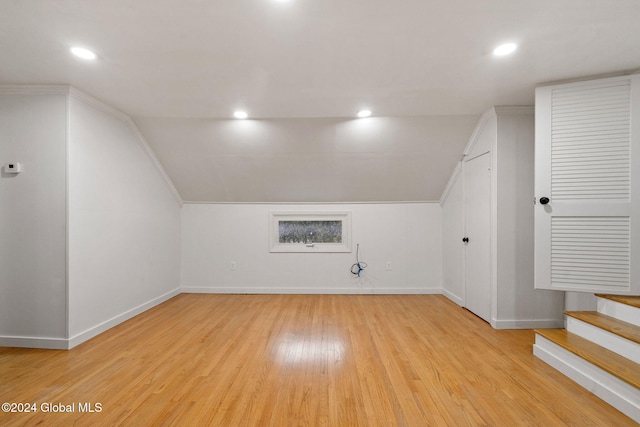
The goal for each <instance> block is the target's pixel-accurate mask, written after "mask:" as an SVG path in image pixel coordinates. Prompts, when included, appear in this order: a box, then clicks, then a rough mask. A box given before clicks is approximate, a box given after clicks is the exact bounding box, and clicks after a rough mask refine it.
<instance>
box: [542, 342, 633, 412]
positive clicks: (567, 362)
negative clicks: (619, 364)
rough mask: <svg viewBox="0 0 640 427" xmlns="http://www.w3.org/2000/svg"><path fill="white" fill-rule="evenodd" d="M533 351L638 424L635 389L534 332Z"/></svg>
mask: <svg viewBox="0 0 640 427" xmlns="http://www.w3.org/2000/svg"><path fill="white" fill-rule="evenodd" d="M533 354H534V355H535V356H536V357H538V358H539V359H541V360H543V361H544V362H546V363H547V364H549V365H551V366H552V367H554V368H555V369H557V370H558V371H560V372H562V373H563V374H564V375H566V376H567V377H569V378H571V379H572V380H573V381H575V382H576V383H578V384H580V385H581V386H582V387H584V388H586V389H587V390H588V391H590V392H591V393H593V394H595V395H596V396H598V397H599V398H600V399H602V400H604V401H605V402H607V403H608V404H610V405H611V406H613V407H614V408H616V409H618V410H619V411H620V412H622V413H624V414H625V415H627V416H628V417H630V418H631V419H633V420H634V421H636V422H638V423H640V390H639V389H637V388H635V387H632V386H631V385H629V384H627V383H626V382H624V381H622V380H620V379H618V378H616V377H614V376H613V375H610V374H609V373H607V372H605V371H603V370H602V369H600V368H598V367H597V366H595V365H593V364H591V363H589V362H587V361H586V360H584V359H583V358H581V357H580V356H577V355H576V354H574V353H572V352H570V351H567V350H565V349H564V348H562V347H560V346H558V345H557V344H554V343H553V342H552V341H549V340H548V339H546V338H544V337H542V336H540V335H538V334H536V342H535V344H534V346H533Z"/></svg>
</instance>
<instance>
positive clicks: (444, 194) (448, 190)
mask: <svg viewBox="0 0 640 427" xmlns="http://www.w3.org/2000/svg"><path fill="white" fill-rule="evenodd" d="M461 172H462V160H460V161H459V162H458V163H457V164H456V167H455V169H454V170H453V172H452V173H451V176H450V177H449V181H448V182H447V185H446V186H445V187H444V190H443V191H442V195H441V196H440V202H439V203H440V206H442V205H443V204H445V203H446V201H447V198H448V197H449V193H451V189H452V188H453V186H454V185H455V183H456V181H457V180H458V177H459V176H460V173H461Z"/></svg>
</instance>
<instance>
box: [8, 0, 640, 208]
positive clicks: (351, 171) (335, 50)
mask: <svg viewBox="0 0 640 427" xmlns="http://www.w3.org/2000/svg"><path fill="white" fill-rule="evenodd" d="M639 18H640V2H638V1H637V0H616V1H611V0H590V1H588V2H585V1H584V0H563V1H557V0H539V1H530V0H484V1H468V0H449V1H442V0H427V1H425V0H407V1H402V2H389V1H382V0H352V1H348V2H345V1H340V0H322V1H318V0H289V1H284V2H283V1H276V0H239V1H226V2H223V1H209V2H203V1H201V0H140V1H135V2H132V1H129V0H112V1H109V2H79V1H77V0H58V1H55V2H51V1H49V0H33V1H16V0H10V1H3V2H2V4H0V49H1V51H2V61H0V84H70V85H72V86H74V87H77V88H78V89H80V90H82V91H84V92H86V93H89V94H91V95H93V96H95V97H96V98H98V99H100V100H102V101H104V102H106V103H107V104H109V105H111V106H113V107H115V108H117V109H119V110H122V111H124V112H125V113H127V114H128V115H130V116H132V117H133V118H134V120H135V121H136V123H138V124H139V126H140V128H141V129H142V131H143V133H144V134H145V136H146V137H147V138H148V140H149V143H150V145H151V146H152V147H153V148H154V149H155V150H156V151H157V154H158V157H159V158H160V159H161V161H162V162H163V164H164V166H165V167H166V169H167V171H168V172H169V174H170V176H171V178H172V179H173V180H174V181H175V183H176V186H177V187H178V188H179V189H180V192H181V194H182V196H183V198H184V199H185V200H194V201H253V202H257V201H299V200H304V201H366V200H369V201H384V200H397V199H404V200H414V199H417V200H437V198H438V197H439V195H440V193H441V191H442V189H443V187H444V185H445V183H446V181H447V179H448V176H449V174H450V173H451V171H452V169H453V164H455V160H453V159H454V156H453V154H452V153H454V152H456V150H457V152H456V155H458V154H459V153H460V152H461V149H462V147H464V144H465V143H466V141H467V139H468V137H469V134H470V132H471V129H472V128H473V126H472V125H471V124H470V122H472V121H473V120H472V117H479V115H480V114H482V113H483V112H484V111H486V110H487V109H488V108H490V107H492V106H496V105H532V104H533V101H534V88H535V86H537V85H540V84H544V83H546V82H551V81H558V80H565V79H574V78H581V77H585V76H594V75H605V74H609V73H624V72H632V71H633V70H638V69H640V33H639V32H638V20H639ZM508 41H510V42H515V43H517V44H518V49H517V50H516V52H515V53H514V54H513V55H511V56H507V57H501V58H496V57H494V56H493V55H492V53H491V52H492V49H493V47H495V46H496V45H497V44H499V43H502V42H508ZM76 45H79V46H82V47H87V48H90V49H92V50H94V51H95V52H96V54H97V59H96V60H95V61H91V62H86V61H80V60H78V59H77V58H74V57H72V56H71V55H70V54H69V49H70V48H71V47H72V46H76ZM362 108H368V109H371V110H372V111H373V116H374V117H372V118H370V119H366V120H369V125H370V129H367V126H365V125H364V124H356V122H355V121H352V120H351V119H352V118H353V117H354V115H355V113H356V112H357V111H358V110H359V109H362ZM235 109H245V110H246V111H247V112H248V113H249V117H250V118H253V119H260V120H253V121H251V123H249V122H247V123H249V124H244V125H236V124H232V123H226V120H227V119H231V117H232V114H233V111H234V110H235ZM167 118H171V120H167ZM452 122H456V123H457V124H453V123H452ZM400 127H403V129H402V130H400ZM302 128H304V129H302ZM371 129H377V130H378V131H379V133H378V134H375V133H374V132H373V131H372V130H371ZM178 130H179V132H178ZM258 130H259V131H260V132H264V133H263V134H262V135H263V136H262V137H260V138H258V137H256V136H255V135H254V136H247V135H248V134H247V132H252V131H258ZM418 131H420V132H425V133H424V135H423V137H422V138H420V137H418V136H417V134H416V133H415V132H418ZM465 132H467V133H466V134H465ZM212 135H213V136H212ZM363 135H368V136H367V137H366V138H365V137H364V136H363ZM459 138H461V139H460V140H459ZM365 139H366V141H365ZM242 143H244V145H243V144H242ZM267 143H268V144H271V145H269V146H267V145H266V144H267ZM234 144H238V145H234ZM185 150H186V151H188V152H183V151H185ZM285 166H286V167H285ZM422 185H424V187H420V188H418V187H419V186H422ZM374 188H375V189H377V190H378V191H375V192H374V191H373V189H374ZM310 198H311V199H313V200H311V199H310Z"/></svg>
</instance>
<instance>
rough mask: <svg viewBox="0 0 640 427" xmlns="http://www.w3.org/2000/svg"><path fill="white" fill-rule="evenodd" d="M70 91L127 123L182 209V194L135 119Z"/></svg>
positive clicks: (98, 101) (72, 89) (70, 93)
mask: <svg viewBox="0 0 640 427" xmlns="http://www.w3.org/2000/svg"><path fill="white" fill-rule="evenodd" d="M68 90H69V96H72V97H74V98H76V99H78V100H80V101H83V102H86V103H87V104H89V105H91V106H93V107H95V108H97V109H99V110H101V111H103V112H105V113H107V114H109V115H111V116H113V117H115V118H116V119H118V120H121V121H122V122H124V123H126V124H127V126H129V128H130V129H131V131H132V132H133V134H134V135H135V137H136V140H137V141H138V143H139V144H140V146H141V147H142V150H143V151H144V152H145V154H146V155H147V157H148V158H149V160H151V162H152V163H153V165H154V166H155V169H156V171H157V172H158V174H159V175H160V177H161V178H162V180H163V181H164V182H165V184H166V185H167V187H168V189H169V191H170V192H171V194H172V195H173V197H174V199H175V200H176V203H177V204H178V206H179V207H182V205H183V203H184V202H183V200H182V197H181V196H180V193H179V192H178V190H177V189H176V187H175V185H174V184H173V181H171V178H169V175H168V174H167V171H166V170H165V169H164V167H163V166H162V164H161V163H160V161H159V160H158V158H157V157H156V155H155V153H154V152H153V150H152V149H151V146H150V145H149V143H148V142H147V140H146V138H145V137H144V135H142V133H141V132H140V129H138V126H137V125H136V123H135V122H134V121H133V119H132V118H131V117H129V116H128V115H127V114H125V113H123V112H122V111H120V110H118V109H116V108H113V107H111V106H110V105H108V104H105V103H104V102H102V101H100V100H99V99H97V98H94V97H93V96H91V95H88V94H86V93H84V92H82V91H80V90H78V89H76V88H74V87H68Z"/></svg>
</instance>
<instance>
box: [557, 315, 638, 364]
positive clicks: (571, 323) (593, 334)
mask: <svg viewBox="0 0 640 427" xmlns="http://www.w3.org/2000/svg"><path fill="white" fill-rule="evenodd" d="M566 329H567V331H569V332H571V333H574V334H576V335H579V336H581V337H582V338H585V339H588V340H589V341H591V342H593V343H596V344H598V345H599V346H601V347H604V348H607V349H609V350H611V351H613V352H615V353H618V354H619V355H620V356H622V357H626V358H627V359H629V360H631V361H633V362H636V363H640V344H638V343H635V342H633V341H629V340H628V339H626V338H622V337H621V336H619V335H616V334H613V333H611V332H608V331H605V330H603V329H600V328H598V327H597V326H593V325H591V324H589V323H586V322H583V321H582V320H579V319H576V318H574V317H571V316H567V328H566Z"/></svg>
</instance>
